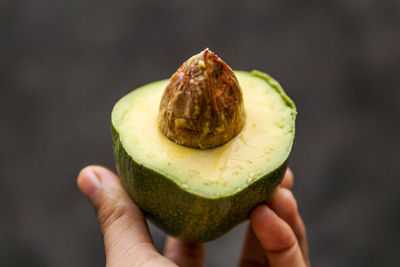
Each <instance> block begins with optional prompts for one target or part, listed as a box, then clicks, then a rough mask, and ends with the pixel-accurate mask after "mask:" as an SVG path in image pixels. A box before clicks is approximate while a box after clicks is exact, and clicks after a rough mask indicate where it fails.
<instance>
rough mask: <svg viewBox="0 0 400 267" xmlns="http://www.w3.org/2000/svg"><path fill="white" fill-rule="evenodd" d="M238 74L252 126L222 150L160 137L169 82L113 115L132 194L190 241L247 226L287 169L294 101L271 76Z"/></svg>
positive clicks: (122, 171)
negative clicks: (162, 104)
mask: <svg viewBox="0 0 400 267" xmlns="http://www.w3.org/2000/svg"><path fill="white" fill-rule="evenodd" d="M235 74H236V76H237V78H238V80H239V84H240V85H241V88H242V92H243V100H244V106H245V110H246V123H245V126H244V127H243V129H242V131H241V132H240V133H239V134H238V135H237V136H236V137H234V138H233V139H232V140H230V141H229V142H228V143H226V144H224V145H222V146H219V147H216V148H212V149H208V150H200V149H195V148H190V147H186V146H182V145H178V144H175V143H174V142H173V141H171V140H169V139H168V138H167V137H165V136H164V135H163V134H162V133H161V131H160V130H159V128H158V124H157V115H158V108H159V104H160V100H161V96H162V93H163V91H164V89H165V87H166V85H167V83H168V80H162V81H158V82H153V83H150V84H148V85H145V86H142V87H140V88H138V89H136V90H134V91H132V92H131V93H129V94H127V95H126V96H124V97H123V98H121V99H120V100H119V101H118V102H117V104H116V105H115V106H114V109H113V111H112V115H111V121H112V122H111V123H112V127H111V128H112V136H113V146H114V157H115V161H116V166H117V170H118V172H119V175H120V177H121V181H122V183H123V185H124V187H125V189H126V191H127V192H128V193H129V195H130V196H131V198H132V199H133V200H134V201H135V203H136V204H137V205H138V206H139V207H140V208H141V209H142V210H143V211H144V213H145V214H146V215H147V216H148V217H149V218H150V220H151V221H153V222H154V223H155V224H156V225H158V226H159V227H160V228H161V229H163V230H164V231H165V232H166V233H168V234H170V235H172V236H175V237H178V238H180V239H182V240H185V241H210V240H213V239H215V238H218V237H219V236H221V235H223V234H224V233H226V232H228V231H229V230H230V229H232V228H233V227H234V226H235V225H237V224H239V223H240V222H242V221H244V220H246V219H247V218H248V216H249V214H250V212H251V210H252V209H253V208H254V207H256V206H257V205H259V204H260V203H265V202H266V201H267V200H268V198H269V196H270V195H271V192H272V191H273V189H274V188H275V187H276V186H277V185H278V184H279V183H280V181H281V180H282V178H283V175H284V173H285V170H286V162H287V159H288V156H289V153H290V150H291V147H292V144H293V139H294V121H295V117H296V108H295V105H294V103H293V101H292V100H290V98H289V97H288V96H287V95H286V94H285V93H284V91H283V90H282V88H281V86H280V85H279V83H278V82H277V81H275V80H274V79H273V78H271V77H270V76H268V75H267V74H264V73H261V72H259V71H252V72H243V71H235Z"/></svg>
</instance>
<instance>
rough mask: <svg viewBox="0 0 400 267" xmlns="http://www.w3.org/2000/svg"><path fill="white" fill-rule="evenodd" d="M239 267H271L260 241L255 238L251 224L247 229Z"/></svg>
mask: <svg viewBox="0 0 400 267" xmlns="http://www.w3.org/2000/svg"><path fill="white" fill-rule="evenodd" d="M239 266H241V267H248V266H269V265H268V261H267V258H266V257H265V253H264V249H263V248H262V246H261V244H260V241H258V239H257V237H256V236H255V234H254V231H253V229H252V228H251V225H250V224H249V226H248V227H247V232H246V237H245V239H244V245H243V249H242V255H241V256H240V260H239Z"/></svg>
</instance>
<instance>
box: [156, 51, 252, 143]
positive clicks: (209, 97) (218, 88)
mask: <svg viewBox="0 0 400 267" xmlns="http://www.w3.org/2000/svg"><path fill="white" fill-rule="evenodd" d="M245 118H246V115H245V110H244V105H243V96H242V90H241V88H240V85H239V82H238V79H237V78H236V75H235V74H234V73H233V71H232V69H231V68H230V67H229V66H228V65H227V64H226V63H225V62H224V61H223V60H221V59H220V58H219V57H218V56H217V55H216V54H214V53H213V52H212V51H210V50H209V49H205V50H204V51H202V52H201V53H199V54H197V55H195V56H193V57H191V58H190V59H188V60H187V61H185V62H184V63H183V64H182V65H181V66H180V67H179V69H178V70H177V71H176V72H175V73H174V74H173V75H172V77H171V79H170V81H169V83H168V85H167V86H166V88H165V91H164V93H163V96H162V98H161V102H160V107H159V113H158V125H159V128H160V130H161V132H162V133H163V134H164V135H165V136H166V137H168V138H169V139H171V140H172V141H174V142H175V143H177V144H179V145H184V146H189V147H193V148H200V149H208V148H213V147H217V146H220V145H223V144H225V143H227V142H228V141H229V140H231V139H232V138H233V137H235V136H236V135H237V134H238V133H239V132H240V131H241V129H242V128H243V125H244V124H245Z"/></svg>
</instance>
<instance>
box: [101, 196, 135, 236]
mask: <svg viewBox="0 0 400 267" xmlns="http://www.w3.org/2000/svg"><path fill="white" fill-rule="evenodd" d="M128 213H129V208H128V207H127V206H126V205H122V204H118V203H116V204H115V205H105V206H104V207H101V208H100V209H99V211H98V220H99V223H100V226H101V229H102V231H103V233H104V232H106V231H107V230H108V229H110V228H111V227H112V225H114V224H116V223H118V222H119V221H121V220H123V219H124V217H126V216H127V214H128Z"/></svg>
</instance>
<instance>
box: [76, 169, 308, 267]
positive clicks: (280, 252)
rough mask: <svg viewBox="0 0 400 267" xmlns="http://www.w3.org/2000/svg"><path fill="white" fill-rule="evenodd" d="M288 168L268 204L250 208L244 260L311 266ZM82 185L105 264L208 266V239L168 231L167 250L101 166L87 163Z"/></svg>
mask: <svg viewBox="0 0 400 267" xmlns="http://www.w3.org/2000/svg"><path fill="white" fill-rule="evenodd" d="M292 184H293V174H292V173H291V172H290V170H289V171H287V172H286V175H285V178H284V179H283V181H282V183H281V185H280V186H279V187H278V188H277V189H276V190H275V192H274V194H273V196H272V198H271V200H270V202H269V204H268V205H269V207H268V206H266V205H260V206H258V207H257V208H256V209H255V210H254V211H253V212H252V214H251V218H250V224H249V229H248V231H247V234H246V239H245V244H244V247H243V252H242V257H241V259H240V266H271V267H273V266H308V256H307V244H306V234H305V228H304V225H303V222H302V220H301V218H300V215H299V214H298V212H297V204H296V200H295V199H294V197H293V195H292V193H291V191H290V189H291V187H292ZM78 187H79V188H80V190H81V191H82V193H83V194H84V195H85V196H86V197H87V198H88V199H89V201H90V202H91V203H92V205H93V208H94V210H95V212H96V214H97V217H98V220H99V224H100V228H101V231H102V233H103V236H104V247H105V253H106V265H107V266H177V265H176V264H178V265H179V266H191V267H192V266H193V267H195V266H204V259H205V250H206V248H205V244H204V243H188V242H183V241H180V240H178V239H175V238H172V237H168V238H167V241H166V245H165V251H164V256H163V255H161V254H160V253H158V251H157V250H156V248H155V247H154V244H153V241H152V239H151V236H150V233H149V230H148V226H147V223H146V220H145V216H144V215H143V213H142V211H141V210H140V209H139V208H138V207H137V206H136V205H135V204H134V203H133V202H132V200H131V199H130V197H129V196H128V194H127V193H126V192H125V190H124V189H123V187H122V185H121V183H120V180H119V178H118V177H117V176H116V175H115V174H114V173H112V172H111V171H110V170H108V169H106V168H104V167H101V166H89V167H86V168H84V169H83V170H82V171H81V172H80V173H79V176H78Z"/></svg>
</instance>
